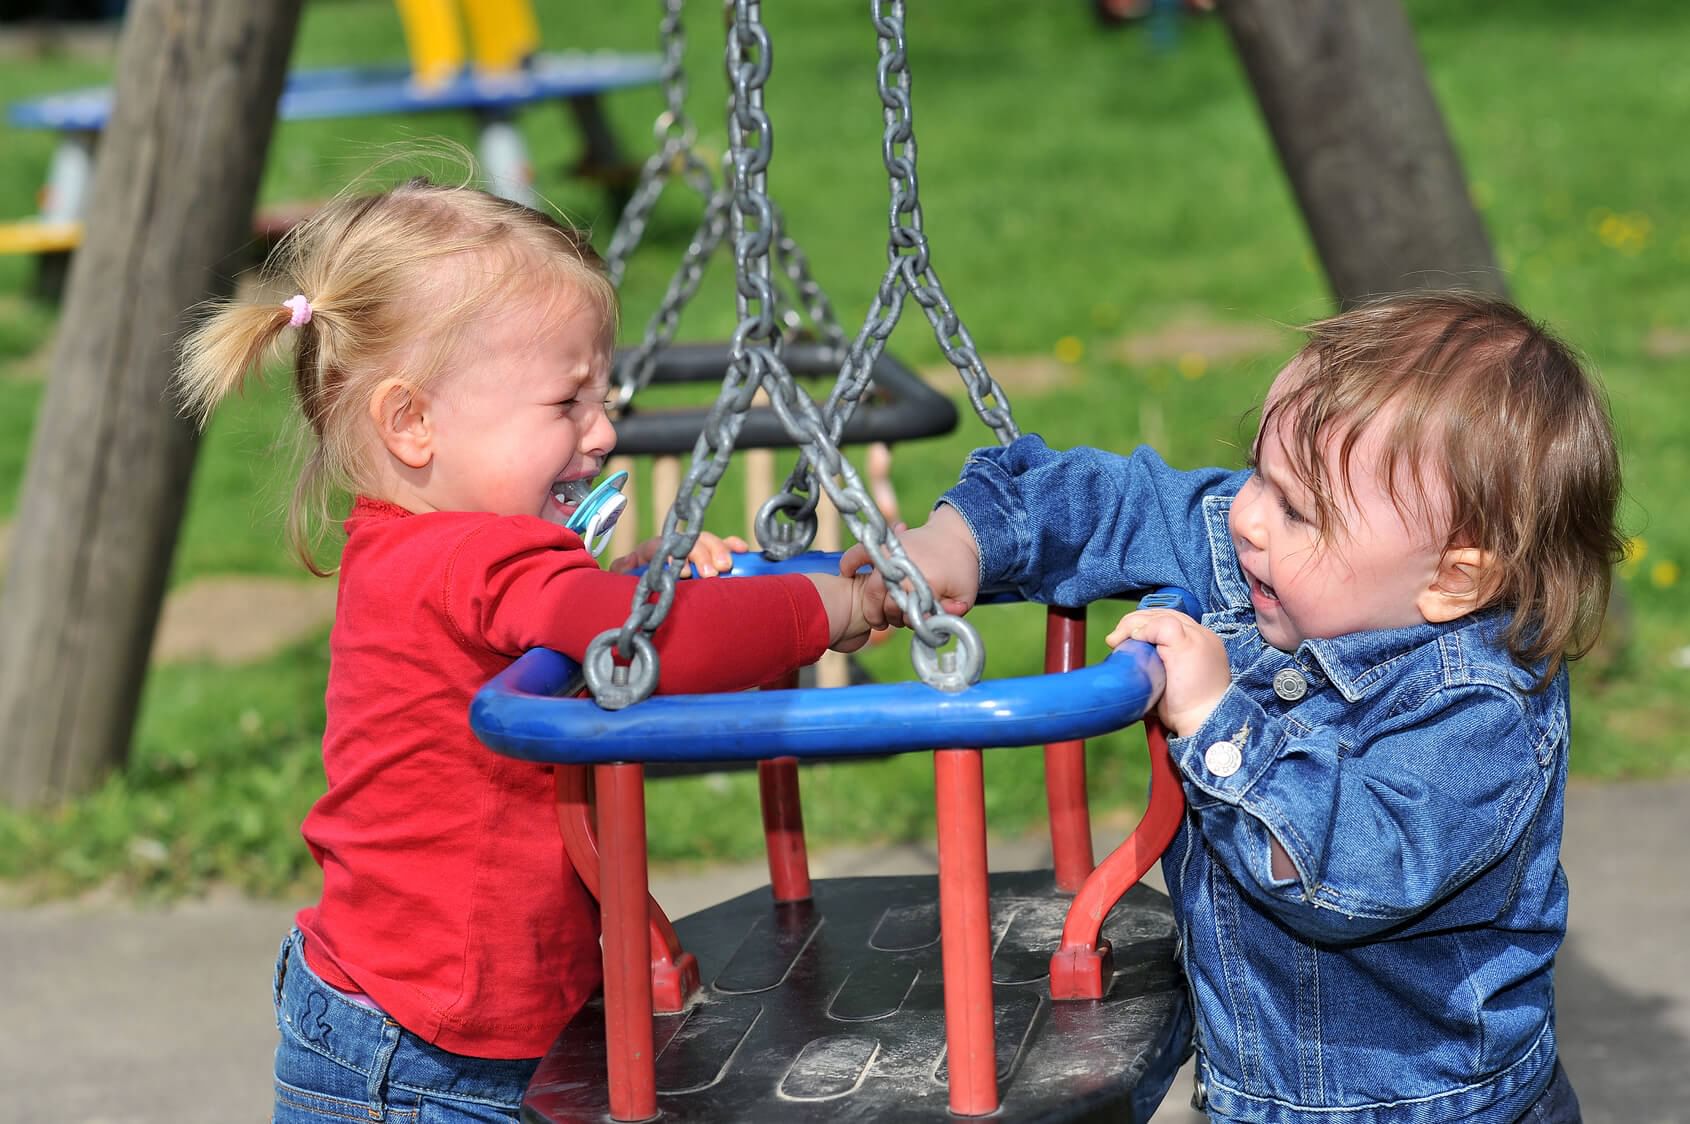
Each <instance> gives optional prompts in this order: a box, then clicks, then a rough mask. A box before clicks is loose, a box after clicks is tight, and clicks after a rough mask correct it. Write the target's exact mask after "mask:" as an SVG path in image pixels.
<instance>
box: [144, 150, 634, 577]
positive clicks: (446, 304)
mask: <svg viewBox="0 0 1690 1124" xmlns="http://www.w3.org/2000/svg"><path fill="white" fill-rule="evenodd" d="M265 279H266V283H265V284H263V285H261V286H260V288H261V289H262V290H264V291H266V292H271V291H275V290H277V289H280V290H282V291H285V292H289V293H293V292H297V293H302V294H304V295H305V296H306V297H307V298H309V300H310V303H311V319H310V322H309V323H306V324H303V325H301V326H300V327H299V328H298V329H297V330H296V340H297V342H296V344H295V351H294V362H293V371H294V390H295V394H296V397H297V398H298V401H299V407H300V413H301V415H302V417H303V420H304V422H305V425H306V428H307V430H308V433H307V435H306V446H307V451H306V454H305V463H304V465H303V467H302V469H301V471H300V475H299V479H298V481H297V483H296V484H295V487H294V494H293V500H292V502H291V503H290V505H289V508H288V518H287V527H288V540H289V542H290V544H291V545H292V546H293V548H294V551H295V552H296V553H297V554H298V555H299V557H300V559H301V560H302V561H303V562H304V563H305V565H306V567H307V568H308V569H310V570H311V572H312V573H315V574H326V573H329V572H331V571H329V570H326V569H322V568H319V566H318V564H317V562H316V560H315V551H314V549H313V546H314V544H315V541H316V538H317V537H318V533H317V531H318V529H319V528H321V527H324V526H327V525H328V524H329V523H330V522H331V521H332V519H331V517H330V515H329V512H328V502H329V497H330V495H331V493H332V492H333V491H334V490H335V489H337V488H339V489H348V490H356V489H358V488H359V486H360V485H361V483H362V482H363V479H362V478H363V476H364V475H365V472H366V465H365V458H366V455H367V453H368V450H369V437H370V434H369V429H368V418H367V412H366V411H367V407H368V404H369V398H370V395H371V393H372V392H373V391H374V389H375V388H376V387H377V386H378V385H379V384H380V383H381V381H382V380H383V379H385V378H388V377H393V376H398V377H401V378H403V379H405V380H406V382H407V383H409V384H410V385H411V386H412V387H413V388H421V387H423V386H426V385H427V384H429V383H430V382H432V381H433V380H435V379H436V378H438V377H439V376H440V374H441V372H442V370H443V369H444V368H445V367H446V365H447V362H448V360H449V359H450V358H451V357H452V355H453V354H454V353H455V350H456V348H457V347H458V346H459V344H460V343H461V342H463V341H464V339H465V337H466V333H467V332H473V330H474V329H475V327H476V326H477V325H476V321H477V320H478V319H479V318H480V317H483V316H486V315H489V314H495V313H496V312H497V310H498V309H500V308H501V307H503V306H505V305H506V304H507V303H508V302H509V301H511V300H514V299H519V298H520V297H521V296H522V295H523V294H528V293H534V294H542V295H550V294H553V293H556V292H560V291H562V292H567V293H569V294H571V295H573V296H575V297H576V298H577V300H578V301H579V302H580V303H581V304H583V305H584V311H586V312H587V313H588V314H591V315H596V316H599V317H602V318H603V320H604V323H605V325H606V331H607V332H614V330H615V324H616V293H615V291H614V290H613V289H612V288H611V285H610V282H609V280H608V279H607V278H606V276H605V273H604V265H603V262H602V261H600V259H599V256H598V255H597V254H596V253H594V252H593V249H592V247H591V246H590V245H589V244H588V243H587V239H586V236H585V235H584V234H582V233H580V232H579V231H576V230H574V229H573V228H571V227H568V226H564V225H563V224H561V223H559V222H557V221H555V220H554V219H552V218H551V217H550V216H548V215H545V214H542V213H541V212H539V211H536V210H533V209H532V208H529V207H524V206H522V205H521V204H518V203H513V202H510V201H509V200H505V199H501V198H499V197H497V196H494V195H490V194H488V193H487V192H485V191H481V190H478V189H475V188H471V187H463V186H458V187H451V186H441V185H438V184H434V183H431V182H429V181H428V180H426V179H422V178H418V179H412V180H410V181H408V182H406V183H404V184H401V185H399V186H397V187H394V188H392V189H390V190H387V191H382V192H380V193H378V194H373V195H353V194H346V195H342V196H341V197H339V198H337V199H335V200H334V201H333V202H331V203H329V204H328V205H327V206H325V207H324V208H323V209H322V210H320V211H318V212H317V213H316V214H314V215H313V216H311V217H310V218H309V219H307V220H306V221H305V222H304V223H302V224H301V225H300V226H298V227H296V228H295V229H294V230H293V231H291V232H290V233H289V235H288V237H287V239H286V240H285V241H284V242H283V244H282V246H280V247H279V248H278V251H277V254H276V256H275V257H274V258H273V259H272V261H271V263H270V264H269V265H268V266H266V269H265ZM576 312H577V310H576V309H571V310H570V314H572V315H573V314H576ZM291 315H292V313H291V311H290V310H289V309H288V308H286V307H284V306H282V305H280V304H277V303H275V302H274V301H270V302H267V303H262V304H259V303H253V302H250V301H248V302H228V303H225V304H223V305H221V306H218V307H216V308H214V309H213V310H212V311H211V312H210V313H209V315H207V316H206V318H205V319H204V320H203V321H202V322H201V323H200V324H199V325H198V326H197V327H196V328H195V329H194V330H193V331H192V332H191V333H189V335H188V336H187V338H186V339H185V340H184V342H183V345H182V362H181V366H180V368H179V370H178V372H177V379H176V382H177V386H178V389H179V391H180V394H181V398H182V408H183V412H184V413H187V414H189V415H191V416H193V417H195V418H196V419H198V420H199V422H200V423H201V424H202V425H203V424H204V423H205V420H206V418H207V417H208V416H209V415H210V413H211V411H212V409H213V408H214V407H215V406H216V405H217V403H218V402H220V401H221V400H222V399H223V398H225V397H226V396H227V395H228V394H229V393H230V392H231V391H233V390H236V389H238V388H239V387H240V386H241V385H242V384H243V383H244V382H245V380H246V379H247V378H248V377H249V376H251V375H252V374H254V373H256V372H257V371H258V370H259V369H260V368H261V367H262V366H263V364H264V361H265V359H266V358H267V357H268V356H269V355H270V354H271V353H272V352H274V351H277V350H279V349H280V344H281V340H282V335H283V333H284V331H286V330H287V329H288V327H289V321H290V317H291Z"/></svg>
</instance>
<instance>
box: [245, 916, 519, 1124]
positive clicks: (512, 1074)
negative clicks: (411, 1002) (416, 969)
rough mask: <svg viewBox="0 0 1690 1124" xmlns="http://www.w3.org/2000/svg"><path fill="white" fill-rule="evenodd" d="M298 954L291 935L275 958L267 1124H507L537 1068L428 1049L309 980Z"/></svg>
mask: <svg viewBox="0 0 1690 1124" xmlns="http://www.w3.org/2000/svg"><path fill="white" fill-rule="evenodd" d="M303 946H304V938H303V937H302V936H301V935H300V933H299V930H298V929H295V930H294V931H293V932H292V933H289V934H288V936H287V939H286V940H284V941H282V949H281V953H280V955H278V956H277V957H276V976H275V983H274V992H273V994H274V996H275V1002H276V1029H277V1030H278V1031H279V1032H280V1034H281V1043H280V1045H278V1046H277V1047H276V1110H275V1116H274V1117H273V1118H272V1119H273V1121H274V1124H322V1122H324V1121H338V1122H340V1124H345V1122H346V1121H348V1120H364V1121H371V1120H384V1121H386V1120H392V1121H400V1122H401V1124H449V1122H454V1121H478V1122H491V1121H497V1122H500V1124H514V1122H515V1121H516V1120H517V1112H518V1110H519V1109H520V1108H521V1106H522V1094H523V1090H524V1089H526V1088H527V1087H528V1080H529V1078H531V1077H533V1076H534V1070H535V1067H536V1066H538V1065H539V1062H540V1059H538V1058H526V1059H517V1060H514V1061H506V1060H501V1059H497V1058H470V1057H464V1056H463V1055H461V1054H452V1053H448V1052H447V1051H445V1050H441V1049H438V1048H436V1047H434V1046H431V1045H429V1044H428V1043H427V1042H424V1041H423V1040H422V1039H420V1038H418V1037H417V1036H416V1035H414V1034H412V1033H411V1032H410V1031H408V1030H406V1029H405V1028H404V1027H402V1026H400V1025H399V1024H398V1023H396V1022H394V1021H393V1020H392V1019H390V1018H388V1017H387V1016H386V1015H385V1014H384V1013H383V1012H381V1011H378V1010H375V1009H374V1008H371V1007H365V1006H361V1005H360V1004H357V1003H354V1002H352V1001H351V1000H350V999H347V998H346V997H345V996H344V995H342V994H341V993H340V992H338V991H336V990H335V989H334V988H332V987H330V986H329V985H328V984H325V983H324V982H323V981H322V980H320V979H318V978H317V974H316V973H315V972H313V971H312V970H311V969H310V968H309V967H308V966H306V963H305V954H304V950H303Z"/></svg>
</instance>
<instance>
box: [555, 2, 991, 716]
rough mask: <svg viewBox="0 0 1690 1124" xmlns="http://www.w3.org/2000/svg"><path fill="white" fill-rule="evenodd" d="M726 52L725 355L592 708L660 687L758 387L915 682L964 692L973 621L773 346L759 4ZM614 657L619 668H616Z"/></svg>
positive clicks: (596, 677) (748, 11)
mask: <svg viewBox="0 0 1690 1124" xmlns="http://www.w3.org/2000/svg"><path fill="white" fill-rule="evenodd" d="M727 56H728V71H729V76H730V78H731V80H732V82H733V88H734V96H733V100H732V104H731V112H730V114H729V122H728V125H729V127H728V135H729V142H730V167H731V169H732V187H733V209H732V233H733V245H734V262H735V272H736V280H737V284H736V287H735V292H736V296H735V307H736V311H737V313H738V315H739V326H738V327H737V328H736V329H735V331H734V335H733V342H732V360H731V362H730V364H729V367H728V371H727V375H726V377H725V378H724V380H723V383H722V390H721V393H720V395H719V396H718V397H717V400H716V403H715V405H714V406H713V407H712V408H711V410H710V412H709V415H708V416H707V418H706V420H705V425H704V428H703V430H702V432H701V433H700V434H699V438H698V442H697V444H696V445H695V446H694V450H693V459H692V463H691V465H690V466H689V468H688V470H687V474H686V477H685V479H684V480H683V481H682V482H681V487H680V491H679V493H678V494H677V495H676V497H675V504H674V506H673V507H672V508H671V509H670V511H669V513H668V515H667V516H666V517H665V519H664V524H663V534H662V539H661V542H660V543H659V546H658V552H657V555H656V557H655V558H653V560H652V564H651V565H650V566H649V567H648V568H647V569H646V572H645V574H644V575H643V576H642V577H641V579H640V583H639V586H638V588H637V589H636V590H635V593H634V599H633V605H632V607H631V609H630V612H629V616H628V619H627V621H626V622H625V623H624V624H623V626H622V627H621V628H620V629H609V630H607V631H605V632H603V633H601V634H600V635H599V636H597V637H595V638H594V640H593V642H592V643H591V644H590V645H589V646H588V649H587V653H586V658H585V660H584V671H585V673H586V678H587V683H588V686H589V687H590V689H591V690H592V693H593V697H594V698H595V699H596V700H597V701H598V703H599V705H601V706H604V707H606V708H607V709H613V710H614V709H620V708H621V707H625V706H628V705H630V704H632V703H634V702H637V701H639V700H640V699H643V698H645V697H646V696H648V695H649V694H651V692H652V691H653V690H654V689H655V688H656V685H657V655H656V650H655V648H654V647H653V646H652V644H651V641H650V636H651V634H652V632H653V631H655V630H656V628H657V627H658V625H659V624H661V623H662V621H663V619H664V617H665V616H666V615H667V614H668V611H669V607H670V605H671V604H673V602H674V597H675V580H676V575H677V573H678V572H679V568H680V566H681V565H682V564H683V563H684V559H685V557H686V555H687V552H688V551H690V550H691V549H692V545H693V543H694V541H695V540H696V539H697V537H698V531H697V528H698V526H699V525H700V524H701V522H702V520H703V516H704V513H705V510H706V508H707V507H708V506H709V503H710V499H711V497H712V496H713V495H714V494H715V489H716V485H717V484H718V483H719V482H720V480H721V478H722V475H723V473H724V472H725V471H726V469H727V466H728V461H729V458H730V456H731V454H732V452H733V446H734V441H735V439H736V438H737V437H738V434H739V430H740V428H741V426H742V425H743V423H744V420H745V414H746V411H747V410H749V409H750V406H751V402H752V399H753V398H754V396H755V395H756V392H757V390H758V388H759V387H763V386H766V387H767V389H768V390H769V396H770V401H771V403H772V404H773V406H774V409H775V412H776V414H777V415H778V416H779V417H780V419H781V422H782V423H783V424H784V425H785V426H786V428H787V431H788V432H789V433H791V434H792V436H793V437H794V439H795V440H797V441H798V442H799V443H800V446H801V448H802V449H803V451H804V455H805V456H806V457H807V458H808V459H809V460H810V462H811V463H813V464H816V465H819V466H821V468H822V470H823V471H822V474H821V477H820V482H821V485H822V487H823V488H824V489H825V490H826V491H827V494H828V496H829V498H831V499H832V500H833V502H834V504H835V506H836V507H838V508H839V511H840V513H841V515H843V516H844V517H845V519H846V522H847V523H848V524H849V526H850V527H851V530H852V532H853V533H854V534H855V535H856V536H857V538H858V539H859V541H862V542H863V543H865V544H867V545H868V546H869V551H870V554H871V556H872V557H873V558H874V560H875V565H876V566H877V567H878V568H879V569H880V572H881V573H882V575H884V577H885V579H886V583H887V587H888V589H890V590H892V591H893V596H894V597H895V598H896V599H897V601H898V604H899V606H900V607H901V608H902V609H903V610H904V614H905V617H906V619H908V620H909V622H910V624H911V627H912V628H913V629H914V631H915V633H916V636H915V639H914V641H913V642H912V649H911V658H912V661H913V662H914V664H915V666H916V670H917V672H918V673H919V674H920V676H921V678H922V680H923V681H924V682H926V683H929V684H931V685H933V686H936V687H939V688H941V689H945V690H959V689H961V688H962V687H965V686H967V685H968V684H970V683H973V682H975V681H976V680H978V679H979V677H980V672H981V670H982V667H983V665H984V651H983V648H982V646H981V644H980V641H979V637H978V635H977V634H976V633H975V631H974V628H973V626H972V625H970V624H968V622H966V621H964V620H962V619H960V618H958V617H954V616H951V615H950V614H948V613H945V612H943V611H942V610H941V609H940V608H939V607H938V605H937V603H936V601H935V599H934V597H933V592H932V589H931V588H930V587H929V586H928V584H927V582H926V580H925V579H924V578H923V577H922V575H921V573H920V571H919V570H917V569H916V568H915V566H914V565H913V564H912V563H911V562H910V560H909V558H908V557H907V555H905V554H904V552H903V549H902V547H901V546H899V544H898V542H897V539H896V537H895V536H893V535H892V534H891V533H890V530H889V529H888V527H887V526H886V520H885V517H884V516H882V515H881V513H880V511H879V509H878V508H877V507H876V506H875V504H874V502H873V500H872V499H871V498H870V496H869V494H868V492H867V491H866V490H865V489H864V487H863V484H862V481H861V480H860V479H859V478H858V476H857V474H856V472H855V470H854V469H853V468H852V467H851V465H850V463H849V462H848V461H846V460H845V459H844V458H842V457H841V456H840V454H839V449H838V447H837V444H836V443H835V441H834V440H833V439H831V438H830V436H829V432H828V425H827V423H826V422H825V421H824V419H823V417H822V415H821V411H820V410H819V409H818V408H817V407H816V404H815V402H814V401H813V400H812V399H811V398H810V396H809V394H808V393H807V392H805V390H804V389H803V388H802V387H800V386H799V385H798V383H797V380H796V379H794V378H793V377H792V374H791V372H790V371H788V370H787V369H786V367H785V365H784V363H783V362H782V360H781V358H780V355H779V353H778V345H779V341H780V327H779V324H778V322H777V319H776V316H775V312H776V307H775V306H776V297H775V289H774V286H773V284H772V282H771V276H770V251H771V247H772V246H773V244H774V242H775V241H776V238H777V233H778V231H777V220H776V218H775V212H774V209H773V206H772V204H771V203H770V202H769V199H768V196H767V193H766V183H767V171H768V164H769V157H770V154H771V152H772V150H773V133H772V129H771V127H770V124H769V118H768V115H767V114H766V113H765V112H764V110H763V87H764V84H765V83H766V82H767V80H768V76H769V71H770V69H771V68H772V65H773V55H772V52H771V49H770V44H769V38H768V33H767V30H766V29H765V28H764V27H763V24H762V13H761V5H760V0H734V23H733V27H732V28H731V29H730V31H729V34H728V46H727ZM906 584H907V585H908V586H909V588H908V589H905V588H904V586H905V585H906ZM952 640H955V641H956V642H957V647H956V650H955V651H953V652H948V653H945V654H943V655H941V654H940V653H939V652H938V649H940V648H942V647H944V646H945V645H947V644H948V643H949V642H951V641H952ZM618 657H620V658H621V659H622V660H623V661H624V665H623V666H618V665H617V663H616V659H617V658H618Z"/></svg>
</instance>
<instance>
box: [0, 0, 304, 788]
mask: <svg viewBox="0 0 1690 1124" xmlns="http://www.w3.org/2000/svg"><path fill="white" fill-rule="evenodd" d="M301 2H302V0H267V2H266V3H263V4H229V3H224V2H222V0H135V2H134V3H132V4H131V5H130V7H129V12H128V16H127V18H126V20H125V23H124V29H123V36H122V40H121V43H120V45H119V48H118V59H117V76H116V82H115V87H114V90H113V96H112V105H113V109H112V116H111V119H110V121H109V122H108V124H107V127H106V130H105V136H104V137H103V139H102V141H101V144H100V153H99V159H98V161H97V162H96V165H95V169H94V181H93V186H92V192H91V196H90V200H89V207H88V213H87V225H86V227H85V230H86V237H85V239H84V241H83V244H82V246H81V248H80V249H78V250H77V251H76V254H75V257H74V260H73V261H72V264H71V270H70V280H69V283H68V288H67V292H66V298H65V302H64V311H63V315H62V319H61V322H60V325H59V332H58V338H57V342H56V344H55V346H54V351H53V361H52V368H51V376H50V379H49V383H48V387H47V393H46V396H45V399H44V401H43V402H42V405H41V411H40V415H39V417H38V418H37V419H36V424H35V436H34V442H33V446H32V450H31V454H30V460H29V468H28V471H27V473H26V475H25V477H24V487H23V496H22V500H21V503H20V505H19V511H18V519H17V525H16V527H15V529H14V533H13V535H12V548H11V562H10V565H9V566H8V568H7V570H6V576H5V584H4V587H3V588H0V731H4V734H3V735H0V798H3V799H4V800H5V801H6V802H7V803H9V804H11V805H14V806H23V805H27V804H33V803H37V802H40V801H43V800H46V799H50V798H54V797H58V796H62V795H67V794H73V793H77V792H82V791H85V790H87V789H88V788H90V787H91V786H92V785H93V784H94V783H95V782H96V781H97V780H98V779H99V777H100V775H101V774H102V773H104V772H105V771H106V770H107V769H108V768H110V767H112V766H114V765H118V764H121V763H122V762H123V760H124V758H125V756H126V754H127V749H128V744H129V738H130V733H131V728H132V726H133V723H134V716H135V711H136V707H137V704H138V701H139V697H140V691H141V683H142V679H143V677H144V675H145V672H146V662H147V653H148V650H149V648H150V647H151V644H152V637H153V630H154V627H155V626H156V624H157V622H158V611H159V605H160V602H161V600H162V598H163V593H164V584H165V579H166V576H167V575H168V573H169V569H170V555H171V551H172V549H173V548H174V545H175V541H176V534H177V530H178V528H179V526H180V524H181V519H182V510H183V502H184V499H185V497H186V494H187V489H188V479H189V476H190V475H191V473H192V470H193V462H194V453H195V449H196V439H195V434H194V431H193V428H192V427H191V426H190V425H189V424H188V423H187V422H185V421H184V420H182V419H181V418H179V417H178V416H177V413H176V404H175V402H174V401H173V400H172V399H171V396H170V394H169V386H170V376H171V372H172V370H173V368H174V366H175V347H176V343H177V341H178V339H179V338H180V337H181V335H182V333H183V331H184V330H185V328H186V326H187V310H189V309H191V308H192V307H193V306H194V305H196V304H197V303H199V302H200V301H202V300H204V299H205V298H207V297H210V296H217V295H226V294H227V293H228V292H230V291H231V289H232V287H233V284H234V278H233V274H232V272H231V270H232V266H233V264H234V263H235V262H237V261H238V260H239V255H238V251H239V248H240V247H241V246H243V245H244V244H245V243H246V242H248V241H249V240H250V237H251V225H250V224H251V222H252V212H253V202H254V200H255V199H256V197H257V194H258V182H259V177H260V174H261V172H262V171H263V167H264V155H265V151H266V149H267V148H268V147H269V141H270V131H271V126H272V124H273V122H274V119H275V115H276V99H277V97H278V96H279V95H280V93H281V88H282V82H283V79H284V77H285V75H286V70H287V59H288V53H289V51H290V49H291V47H292V44H293V37H294V32H295V30H296V28H297V26H298V23H299V13H300V7H301Z"/></svg>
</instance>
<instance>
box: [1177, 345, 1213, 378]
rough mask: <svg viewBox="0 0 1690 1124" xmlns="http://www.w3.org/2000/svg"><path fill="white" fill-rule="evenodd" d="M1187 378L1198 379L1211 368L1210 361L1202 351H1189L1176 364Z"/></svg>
mask: <svg viewBox="0 0 1690 1124" xmlns="http://www.w3.org/2000/svg"><path fill="white" fill-rule="evenodd" d="M1174 366H1175V367H1177V368H1178V369H1179V373H1180V374H1181V375H1183V376H1184V377H1185V378H1188V379H1192V380H1194V381H1195V380H1197V379H1200V378H1202V377H1203V375H1204V374H1205V373H1206V372H1207V371H1208V370H1209V361H1208V360H1207V359H1206V358H1204V357H1203V355H1202V354H1201V353H1200V352H1196V351H1188V352H1186V353H1185V354H1184V355H1181V356H1180V357H1179V362H1177V363H1176V364H1174Z"/></svg>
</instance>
